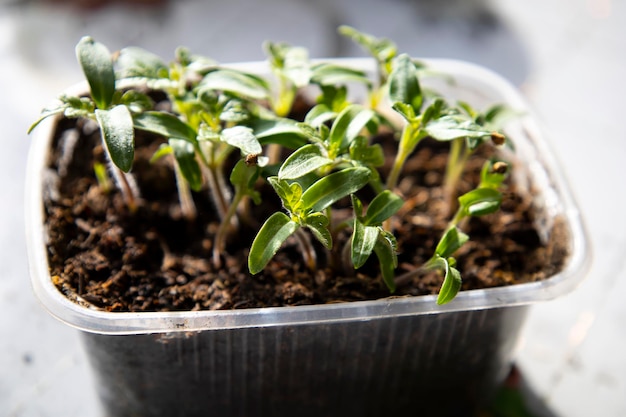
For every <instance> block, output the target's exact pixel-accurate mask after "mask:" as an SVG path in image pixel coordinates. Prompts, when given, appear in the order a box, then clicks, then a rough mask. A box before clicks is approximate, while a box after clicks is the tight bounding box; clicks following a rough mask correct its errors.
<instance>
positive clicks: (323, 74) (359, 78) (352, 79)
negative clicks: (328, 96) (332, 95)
mask: <svg viewBox="0 0 626 417" xmlns="http://www.w3.org/2000/svg"><path fill="white" fill-rule="evenodd" d="M311 70H312V72H313V76H312V77H311V81H312V82H313V83H315V84H319V85H332V86H336V85H344V84H348V83H361V84H365V85H366V86H368V87H371V85H372V81H371V80H370V79H369V78H367V75H366V74H365V73H364V72H363V71H359V70H356V69H353V68H347V67H342V66H340V65H336V64H331V63H327V62H323V63H319V64H316V65H313V66H312V67H311Z"/></svg>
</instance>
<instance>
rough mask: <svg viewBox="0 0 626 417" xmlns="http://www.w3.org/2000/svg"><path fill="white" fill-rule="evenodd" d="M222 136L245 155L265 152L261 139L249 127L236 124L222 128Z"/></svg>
mask: <svg viewBox="0 0 626 417" xmlns="http://www.w3.org/2000/svg"><path fill="white" fill-rule="evenodd" d="M221 138H222V140H223V141H224V142H226V143H228V144H229V145H230V146H234V147H235V148H238V149H239V150H241V153H243V154H244V155H258V154H260V153H261V152H263V148H261V144H260V143H259V140H258V139H257V138H256V136H254V133H253V132H252V129H250V128H249V127H244V126H234V127H229V128H226V129H224V130H222V132H221Z"/></svg>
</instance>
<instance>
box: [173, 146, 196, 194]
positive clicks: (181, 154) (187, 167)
mask: <svg viewBox="0 0 626 417" xmlns="http://www.w3.org/2000/svg"><path fill="white" fill-rule="evenodd" d="M168 143H169V145H170V147H171V148H172V151H173V152H174V157H175V158H176V163H177V164H178V167H179V168H180V172H181V173H182V174H183V178H185V180H187V182H188V183H189V186H190V187H191V189H192V190H194V191H200V189H201V188H202V171H201V170H200V165H198V161H197V160H196V153H195V149H194V147H193V145H192V144H191V143H189V142H187V141H186V140H184V139H177V138H171V139H169V141H168Z"/></svg>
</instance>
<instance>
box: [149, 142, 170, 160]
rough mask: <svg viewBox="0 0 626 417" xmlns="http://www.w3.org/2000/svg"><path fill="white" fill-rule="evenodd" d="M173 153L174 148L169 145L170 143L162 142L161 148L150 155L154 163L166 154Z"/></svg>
mask: <svg viewBox="0 0 626 417" xmlns="http://www.w3.org/2000/svg"><path fill="white" fill-rule="evenodd" d="M173 153H174V150H173V149H172V147H171V146H170V145H169V143H162V144H161V145H160V146H159V148H158V149H157V150H156V151H155V152H154V153H153V154H152V156H151V157H150V163H151V164H153V163H155V162H156V161H158V160H159V159H161V158H163V157H165V156H166V155H171V154H173Z"/></svg>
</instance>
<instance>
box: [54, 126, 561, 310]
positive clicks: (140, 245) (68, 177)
mask: <svg viewBox="0 0 626 417" xmlns="http://www.w3.org/2000/svg"><path fill="white" fill-rule="evenodd" d="M72 138H73V139H72ZM76 139H77V140H78V141H77V144H78V145H80V146H76V147H71V146H68V143H69V142H72V141H74V140H76ZM378 140H380V142H381V144H383V145H384V146H385V147H389V146H394V141H393V140H390V138H389V137H381V138H378ZM163 141H164V140H163V138H159V137H155V136H152V135H148V134H145V133H142V132H138V133H137V138H136V146H137V150H136V155H135V164H134V167H133V170H132V176H133V178H134V179H135V181H136V183H137V188H138V190H139V193H140V200H139V202H138V208H137V210H136V211H135V212H131V211H130V210H129V209H128V208H127V206H126V205H125V203H124V199H123V197H122V195H121V194H120V193H119V192H118V191H112V192H109V193H106V192H104V191H103V188H102V187H101V186H99V184H98V182H97V181H96V178H95V176H94V174H93V172H94V168H93V166H94V161H97V162H99V163H104V160H103V157H104V155H103V151H102V147H101V141H100V137H99V133H98V131H97V130H95V129H94V126H91V125H90V124H89V123H87V124H85V122H83V121H72V120H65V119H63V120H61V122H60V124H59V127H58V130H57V132H56V135H55V138H54V140H53V149H52V152H51V154H50V157H49V169H48V170H47V174H46V175H47V177H46V178H45V181H46V183H47V184H48V188H47V195H46V196H45V197H44V198H45V211H46V230H47V232H48V254H49V264H50V271H51V276H52V279H53V282H54V283H55V285H56V286H57V287H58V289H59V290H60V291H61V292H63V293H64V294H65V295H66V296H67V297H68V298H70V299H72V300H74V301H76V302H78V303H81V304H84V305H86V306H89V307H91V308H97V309H103V310H107V311H174V310H206V309H211V310H219V309H241V308H252V307H266V306H286V305H290V306H293V305H304V304H323V303H336V302H344V301H355V300H370V299H379V298H384V297H390V296H393V297H402V296H414V295H422V294H432V293H436V292H437V291H438V290H439V288H440V286H441V283H442V277H441V275H440V274H438V273H437V272H428V273H426V272H423V271H420V270H418V266H420V265H422V264H423V263H424V262H425V261H426V260H428V259H429V258H430V256H432V254H433V252H434V248H435V246H436V244H437V242H438V240H439V238H440V237H441V235H442V233H443V230H444V229H445V228H446V226H447V222H448V220H449V218H450V214H449V211H450V210H449V208H448V207H447V204H446V202H445V201H444V200H445V199H444V196H443V194H444V193H443V187H442V184H441V183H442V178H443V174H444V170H445V164H446V160H447V152H448V148H447V145H445V144H441V143H437V142H435V141H431V140H428V139H426V140H424V141H423V142H422V143H421V144H420V146H419V147H418V149H417V150H416V152H415V153H414V155H413V156H412V157H411V159H410V160H409V162H408V163H407V165H406V168H405V172H404V179H403V180H402V181H401V182H400V184H399V189H398V191H399V192H400V193H401V194H403V195H404V196H405V198H406V199H407V202H406V203H405V205H404V206H403V208H402V209H401V211H400V213H401V216H398V217H399V219H398V220H397V221H395V222H394V223H393V227H394V229H395V235H396V237H397V238H398V249H399V256H398V260H399V265H398V269H397V270H396V274H397V276H398V277H399V279H398V284H399V287H398V289H397V291H396V292H395V293H394V294H393V295H391V294H390V293H389V290H388V289H387V288H386V287H385V285H384V284H383V282H382V279H381V278H380V276H379V271H378V266H377V262H376V261H375V260H374V261H372V262H369V261H368V263H366V265H365V266H364V267H362V268H361V269H359V270H357V271H354V270H352V269H351V268H345V267H340V268H333V265H337V266H342V265H344V264H345V263H342V262H341V259H338V257H339V255H336V254H334V253H333V254H330V255H329V254H328V253H326V252H325V251H324V250H322V249H323V248H321V247H317V246H316V249H317V253H318V264H319V269H317V270H316V271H315V272H311V271H309V270H308V269H307V268H306V267H305V265H304V261H303V260H302V257H301V255H300V251H299V248H298V246H297V244H296V243H295V242H293V241H291V240H288V241H287V243H286V244H285V245H284V246H283V248H282V249H281V250H280V251H279V252H278V254H277V255H276V256H275V258H274V259H273V260H272V261H271V262H270V263H269V265H268V266H267V267H266V268H265V270H264V271H263V272H261V273H259V274H258V275H255V276H251V275H250V274H249V272H248V271H247V248H249V245H250V243H251V242H252V240H253V238H254V230H255V229H254V228H255V227H258V226H259V225H260V223H262V222H263V221H264V220H265V219H266V218H267V217H269V215H270V214H271V213H272V212H274V211H276V210H280V202H279V201H278V200H277V199H276V198H274V197H272V196H270V195H267V196H264V201H263V204H262V205H259V206H255V205H254V204H252V203H250V204H249V205H247V214H248V215H247V216H244V217H242V218H241V221H240V222H239V224H238V227H237V228H236V230H233V231H232V233H231V238H230V240H229V242H228V245H227V254H226V255H225V256H224V257H223V259H222V266H221V267H220V268H216V267H215V266H214V265H213V263H212V261H211V258H212V246H213V240H212V237H213V235H214V233H215V231H216V229H217V227H218V225H219V223H218V222H219V220H218V218H217V216H216V214H215V210H214V208H213V204H212V202H211V200H210V198H209V194H208V192H207V191H206V190H204V191H201V192H198V193H194V195H193V196H194V201H195V204H196V206H197V208H198V217H197V218H196V219H195V220H193V221H189V220H187V219H185V218H184V217H183V216H182V213H181V210H180V208H179V205H178V198H177V192H176V183H175V178H174V174H173V171H172V168H171V166H170V162H168V160H167V158H163V159H161V160H160V161H157V162H156V163H153V164H151V163H150V162H149V159H150V157H151V156H152V154H153V153H154V151H155V150H156V149H157V148H158V146H159V144H161V143H162V142H163ZM492 153H493V150H492V149H491V148H490V147H485V148H483V149H481V150H480V151H479V152H478V153H477V154H476V155H475V156H474V157H472V158H471V159H470V161H469V162H468V165H467V172H466V173H465V174H464V177H463V181H462V183H461V184H460V186H459V190H458V192H459V193H463V192H466V191H469V190H470V189H472V188H473V187H475V184H476V183H477V181H478V173H479V172H480V168H481V167H482V165H483V162H484V160H485V158H486V157H488V156H490V155H491V154H492ZM390 155H393V153H390ZM514 169H515V168H514ZM382 172H383V175H384V172H385V170H384V169H383V170H382ZM504 194H505V196H504V201H503V204H502V208H501V210H500V212H498V213H495V214H492V215H488V216H484V217H480V218H471V219H469V221H467V222H466V223H465V224H463V226H462V228H463V230H464V231H465V232H466V233H468V234H469V235H470V238H471V239H470V241H469V242H468V243H467V244H466V245H465V246H464V247H463V248H461V250H459V252H458V253H457V254H456V256H455V257H456V259H457V261H458V264H457V268H458V269H459V270H460V272H461V275H462V277H463V290H470V289H477V288H486V287H495V286H505V285H513V284H516V283H523V282H529V281H537V280H543V279H546V278H548V277H550V276H551V275H553V274H555V273H556V272H558V271H559V270H560V269H561V268H562V266H563V263H564V261H565V260H566V258H567V255H568V248H567V246H566V242H567V240H568V239H567V230H566V228H565V226H564V225H563V222H562V221H560V220H559V219H558V218H557V219H556V220H555V222H554V228H553V230H551V232H550V233H549V234H548V236H549V238H548V239H547V241H545V242H544V241H542V239H541V238H540V235H539V233H538V231H537V228H536V223H537V221H536V220H537V219H538V218H540V217H541V214H540V213H538V212H536V210H535V208H534V207H533V198H532V196H531V195H525V194H522V193H521V192H519V191H518V189H517V187H516V184H515V183H512V182H510V181H509V183H507V187H506V191H505V193H504ZM344 205H345V207H346V208H345V209H344V210H338V213H339V216H341V215H342V214H344V215H347V214H346V213H348V211H349V210H350V209H349V204H348V202H346V203H345V204H344ZM246 219H247V221H246ZM255 222H259V223H258V224H254V223H255ZM347 237H348V233H347V232H344V233H340V234H339V235H338V236H336V238H335V242H334V247H335V248H342V247H343V246H344V245H345V242H346V238H347ZM338 252H340V251H338ZM372 258H375V257H372Z"/></svg>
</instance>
